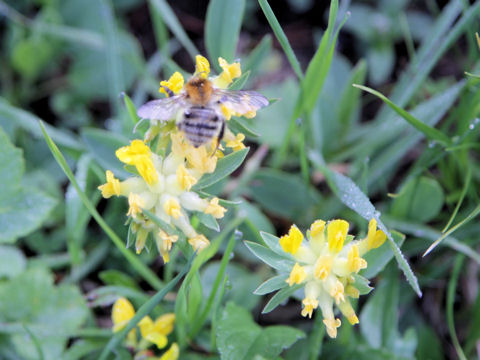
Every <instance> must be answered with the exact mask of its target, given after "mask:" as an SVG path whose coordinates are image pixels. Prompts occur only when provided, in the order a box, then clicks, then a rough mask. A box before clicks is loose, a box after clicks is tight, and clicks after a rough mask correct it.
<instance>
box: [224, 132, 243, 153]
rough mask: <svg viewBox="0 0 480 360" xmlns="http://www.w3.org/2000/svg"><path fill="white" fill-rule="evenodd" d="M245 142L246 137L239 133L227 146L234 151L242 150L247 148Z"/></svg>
mask: <svg viewBox="0 0 480 360" xmlns="http://www.w3.org/2000/svg"><path fill="white" fill-rule="evenodd" d="M243 140H245V135H243V134H242V133H238V134H237V136H236V137H235V139H233V140H229V141H227V143H226V146H227V147H229V148H232V149H233V151H238V150H242V149H244V148H245V145H244V144H243Z"/></svg>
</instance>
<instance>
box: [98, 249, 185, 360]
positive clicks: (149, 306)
mask: <svg viewBox="0 0 480 360" xmlns="http://www.w3.org/2000/svg"><path fill="white" fill-rule="evenodd" d="M193 258H194V256H192V257H190V260H189V261H188V264H186V265H185V266H184V267H183V269H182V271H181V272H180V273H179V274H178V275H177V276H175V277H174V278H173V279H172V280H171V281H170V282H169V283H168V284H166V285H165V286H164V287H163V288H162V290H160V291H159V292H157V293H156V294H155V295H154V296H153V297H152V298H151V299H150V300H148V301H147V302H146V303H145V304H143V305H142V306H141V307H140V309H138V311H137V313H136V314H135V316H134V317H133V318H132V319H131V320H130V321H129V322H128V324H127V326H125V328H124V329H123V330H122V331H119V332H118V333H116V334H115V335H113V337H112V338H111V339H110V341H109V342H108V344H107V346H106V347H105V349H104V350H103V352H102V354H101V355H100V360H105V359H106V358H107V356H108V354H109V353H110V352H111V351H112V350H114V349H115V348H116V347H117V346H118V345H120V343H121V342H122V340H123V339H124V338H125V336H126V335H127V334H128V333H129V331H130V330H132V329H133V328H134V327H135V326H137V324H138V323H139V322H140V320H142V319H143V317H144V316H147V315H148V314H150V313H151V312H152V310H153V308H154V307H155V306H157V305H158V304H159V303H160V301H162V299H163V298H164V297H165V295H166V294H167V293H168V292H170V291H172V290H173V288H174V287H175V285H177V283H178V282H179V281H180V279H181V278H182V277H183V276H184V275H185V274H186V273H187V271H188V270H189V269H190V267H191V264H192V261H193Z"/></svg>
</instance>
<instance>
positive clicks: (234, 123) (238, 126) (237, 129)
mask: <svg viewBox="0 0 480 360" xmlns="http://www.w3.org/2000/svg"><path fill="white" fill-rule="evenodd" d="M228 128H229V129H230V130H232V131H233V132H234V133H235V134H237V133H242V134H244V135H245V136H248V137H254V138H256V137H259V136H260V134H259V133H257V132H255V131H254V130H252V129H250V128H249V127H248V125H247V124H246V121H245V119H242V118H238V117H236V116H234V117H232V118H231V119H230V121H229V122H228Z"/></svg>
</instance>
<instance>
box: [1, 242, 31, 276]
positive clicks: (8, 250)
mask: <svg viewBox="0 0 480 360" xmlns="http://www.w3.org/2000/svg"><path fill="white" fill-rule="evenodd" d="M26 266H27V260H26V258H25V255H23V252H22V251H21V250H20V249H17V248H16V247H14V246H7V245H0V278H3V277H7V278H11V277H14V276H16V275H19V274H20V273H22V272H23V271H24V270H25V268H26Z"/></svg>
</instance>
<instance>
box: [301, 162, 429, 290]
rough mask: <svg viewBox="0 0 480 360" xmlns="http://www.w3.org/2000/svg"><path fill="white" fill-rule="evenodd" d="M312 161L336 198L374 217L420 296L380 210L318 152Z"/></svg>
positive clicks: (357, 210)
mask: <svg viewBox="0 0 480 360" xmlns="http://www.w3.org/2000/svg"><path fill="white" fill-rule="evenodd" d="M310 159H311V160H312V162H313V163H314V164H315V165H316V166H317V167H318V168H319V169H320V170H321V171H322V173H323V174H324V175H325V177H326V178H327V182H328V184H329V186H330V188H331V189H332V190H333V191H334V193H335V194H336V195H337V196H338V198H339V199H340V200H341V201H342V202H343V203H344V204H345V205H346V206H348V207H349V208H350V209H352V210H353V211H355V212H356V213H357V214H359V215H360V216H362V217H363V218H364V219H365V220H367V221H370V220H371V219H376V220H377V223H378V227H379V228H380V230H382V231H383V232H384V233H385V234H386V235H387V239H388V240H389V244H390V247H391V249H392V251H393V254H394V256H395V259H396V260H397V263H398V266H399V267H400V269H402V271H403V273H404V274H405V277H406V278H407V281H408V283H409V284H410V286H411V287H412V288H413V290H414V291H415V292H416V293H417V295H418V296H419V297H421V296H422V291H421V290H420V286H419V285H418V280H417V277H416V276H415V274H414V273H413V271H412V269H411V268H410V265H409V264H408V262H407V260H406V259H405V257H404V256H403V254H402V251H401V250H400V248H399V247H398V245H397V243H396V242H395V240H394V238H393V236H392V234H391V233H390V231H389V230H388V229H387V227H386V226H385V225H384V224H383V222H382V221H381V220H380V215H381V214H380V212H379V211H377V210H376V209H375V207H374V206H373V204H372V203H371V202H370V199H369V198H368V197H367V196H366V195H365V194H364V193H363V192H362V190H360V188H359V187H358V186H357V185H356V184H355V183H354V182H353V180H352V179H350V178H349V177H347V176H345V175H342V174H340V173H338V172H335V171H333V170H330V169H329V168H328V167H327V166H325V165H324V164H323V159H321V158H319V156H318V154H315V153H312V154H311V156H310Z"/></svg>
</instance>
